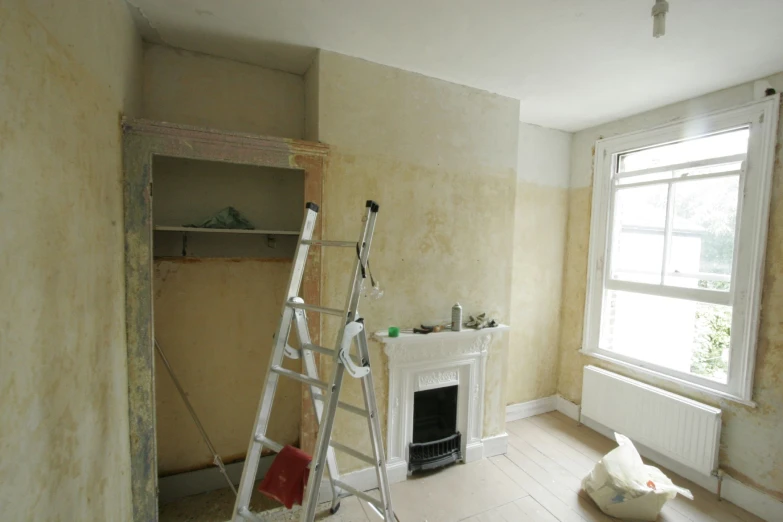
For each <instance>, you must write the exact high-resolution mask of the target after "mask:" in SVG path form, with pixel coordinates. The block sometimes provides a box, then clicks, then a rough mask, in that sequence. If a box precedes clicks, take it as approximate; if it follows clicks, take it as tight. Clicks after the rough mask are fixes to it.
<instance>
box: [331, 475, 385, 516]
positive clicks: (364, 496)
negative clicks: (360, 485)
mask: <svg viewBox="0 0 783 522" xmlns="http://www.w3.org/2000/svg"><path fill="white" fill-rule="evenodd" d="M334 485H335V486H337V487H338V488H340V489H344V490H345V491H347V492H348V493H350V494H351V495H354V496H356V497H359V498H360V499H362V500H364V501H365V502H369V503H370V504H372V505H374V506H375V507H377V508H378V509H380V510H381V511H383V503H382V502H381V501H380V500H378V499H377V498H375V497H373V496H372V495H368V494H367V493H365V492H364V491H359V490H358V489H356V488H353V487H351V486H349V485H348V484H346V483H345V482H343V481H341V480H335V481H334Z"/></svg>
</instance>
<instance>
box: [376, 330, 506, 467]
mask: <svg viewBox="0 0 783 522" xmlns="http://www.w3.org/2000/svg"><path fill="white" fill-rule="evenodd" d="M508 329H509V327H508V326H503V325H501V326H498V327H495V328H486V329H483V330H463V331H461V332H451V331H446V332H439V333H431V334H426V335H423V334H400V336H399V337H389V336H388V335H387V334H386V333H385V332H383V333H380V332H379V333H376V334H375V338H376V339H377V340H378V341H380V342H381V343H383V345H384V353H385V354H386V356H387V357H388V363H389V364H388V367H389V408H388V415H387V440H386V442H387V444H386V451H387V471H388V474H389V480H390V481H391V482H399V481H401V480H405V479H406V478H407V476H408V448H409V445H410V443H411V442H412V441H413V404H414V394H415V393H416V392H419V391H425V390H433V389H437V388H444V387H447V386H457V422H456V428H457V431H459V432H460V434H461V444H462V448H461V449H462V459H463V461H464V462H472V461H474V460H478V459H481V458H485V457H489V456H492V455H497V454H500V453H505V449H506V436H505V434H503V435H500V436H495V437H491V440H489V439H482V431H483V428H484V384H485V381H486V363H487V354H488V350H489V347H490V345H491V343H492V342H493V341H495V340H496V339H497V338H498V337H499V336H501V335H504V334H505V332H506V331H507V330H508Z"/></svg>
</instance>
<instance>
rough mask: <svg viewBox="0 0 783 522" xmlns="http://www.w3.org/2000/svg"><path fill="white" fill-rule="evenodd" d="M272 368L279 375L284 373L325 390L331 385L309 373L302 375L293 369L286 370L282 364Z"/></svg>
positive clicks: (284, 375) (285, 375)
mask: <svg viewBox="0 0 783 522" xmlns="http://www.w3.org/2000/svg"><path fill="white" fill-rule="evenodd" d="M270 370H272V371H273V372H275V373H276V374H278V375H282V376H283V377H290V378H291V379H294V380H297V381H299V382H303V383H305V384H309V385H310V386H318V387H319V388H323V389H324V390H325V389H326V388H328V387H329V385H328V384H326V383H325V382H324V381H319V380H318V379H313V378H312V377H308V376H307V375H302V374H301V373H296V372H292V371H291V370H286V369H285V368H283V367H282V366H272V367H271V368H270Z"/></svg>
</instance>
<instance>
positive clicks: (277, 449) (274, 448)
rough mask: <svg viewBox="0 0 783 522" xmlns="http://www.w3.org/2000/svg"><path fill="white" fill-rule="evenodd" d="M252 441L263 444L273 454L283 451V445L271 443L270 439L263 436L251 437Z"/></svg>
mask: <svg viewBox="0 0 783 522" xmlns="http://www.w3.org/2000/svg"><path fill="white" fill-rule="evenodd" d="M253 439H254V440H255V441H256V442H260V443H261V444H263V445H264V446H266V447H267V448H269V449H271V450H272V451H274V452H275V453H280V452H281V451H282V450H283V445H282V444H278V443H277V442H275V441H273V440H272V439H267V438H266V437H264V436H263V435H256V436H255V437H253Z"/></svg>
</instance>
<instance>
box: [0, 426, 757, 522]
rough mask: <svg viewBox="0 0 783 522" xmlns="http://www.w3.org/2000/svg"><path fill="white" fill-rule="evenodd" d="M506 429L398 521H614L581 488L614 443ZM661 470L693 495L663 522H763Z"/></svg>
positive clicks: (574, 432) (227, 503)
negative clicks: (504, 444) (497, 445)
mask: <svg viewBox="0 0 783 522" xmlns="http://www.w3.org/2000/svg"><path fill="white" fill-rule="evenodd" d="M506 429H507V431H508V435H509V438H508V441H509V446H508V453H506V454H505V455H498V456H495V457H492V458H490V459H486V460H479V461H477V462H472V463H470V464H457V465H454V466H450V467H448V468H446V469H443V470H440V471H438V472H434V473H428V474H425V475H417V476H415V477H413V478H411V479H409V480H407V481H405V482H400V483H397V484H393V485H392V487H391V490H392V497H393V503H394V508H395V511H396V512H397V515H398V516H399V519H400V521H401V522H425V521H426V522H457V521H462V522H616V520H617V519H614V518H611V517H608V516H607V515H605V514H603V513H602V512H601V511H600V510H599V509H598V507H597V506H596V505H595V503H594V502H593V501H592V500H591V499H590V497H589V496H588V495H587V493H585V492H584V491H582V487H581V483H582V479H583V478H584V476H585V475H587V474H588V473H589V472H590V470H592V468H593V466H594V465H595V463H596V462H597V461H598V460H600V459H601V457H603V456H604V455H605V454H606V453H608V452H609V451H611V450H612V449H614V448H615V447H616V445H617V444H616V443H615V442H614V441H611V440H609V439H607V438H606V437H604V436H603V435H601V434H599V433H597V432H595V431H593V430H591V429H589V428H587V427H586V426H579V425H577V423H576V422H575V421H573V420H572V419H569V418H568V417H566V416H564V415H562V414H560V413H558V412H553V413H547V414H544V415H538V416H536V417H530V418H528V419H522V420H518V421H514V422H510V423H508V424H507V425H506ZM653 465H654V464H653ZM662 471H663V472H664V473H665V474H666V475H667V476H669V478H671V479H672V481H673V482H674V483H675V484H677V485H679V486H682V487H685V488H688V489H690V490H691V492H692V493H693V494H694V496H695V500H693V501H691V500H688V499H686V498H683V497H681V496H679V495H678V496H677V498H676V499H674V500H673V501H671V502H669V503H667V504H666V506H664V509H663V512H662V513H661V516H660V517H659V519H658V520H659V522H763V521H762V520H761V519H760V518H758V517H756V516H754V515H752V514H750V513H748V512H746V511H744V510H742V509H740V508H739V507H737V506H735V505H734V504H731V503H730V502H727V501H718V500H717V498H716V496H715V495H714V494H712V493H710V492H708V491H706V490H704V489H703V488H701V487H699V486H697V485H696V484H693V483H692V482H690V481H688V480H685V479H684V478H682V477H679V476H678V475H676V474H674V473H671V472H670V471H668V470H666V469H663V468H662ZM215 493H217V494H215ZM225 493H226V494H225V495H224V494H222V493H221V492H220V491H218V492H213V493H209V494H206V495H204V499H206V500H204V499H201V500H199V499H200V497H199V498H198V499H196V500H199V502H200V503H194V502H190V504H187V505H184V504H183V505H184V506H185V507H188V506H190V509H184V508H183V509H180V511H181V513H179V514H180V515H181V516H179V517H171V516H170V513H169V512H166V513H165V514H166V515H167V516H163V515H164V513H161V515H162V516H161V520H162V521H164V522H175V521H177V522H179V521H181V522H185V521H187V522H224V521H225V520H226V518H227V516H225V515H223V516H218V515H217V513H219V512H220V513H225V514H228V513H230V510H231V507H232V506H233V496H232V495H231V494H230V490H225ZM373 493H377V492H373ZM185 500H188V499H185ZM213 504H214V505H213ZM205 506H207V507H209V509H207V508H206V507H205ZM322 507H323V508H324V509H322V510H321V511H323V513H321V515H320V516H319V517H318V518H317V520H318V521H319V522H367V521H369V522H377V521H379V520H380V518H379V517H378V516H377V515H376V514H375V513H374V512H373V511H372V510H371V509H370V508H368V507H367V506H366V505H365V504H364V502H362V501H359V500H358V499H356V498H346V499H344V500H343V503H342V507H341V509H340V511H338V512H337V513H336V514H335V515H331V516H329V513H328V510H326V508H327V507H328V505H323V506H322ZM213 508H214V509H213ZM1 518H2V517H0V519H1ZM263 519H264V520H270V521H271V520H298V515H297V512H296V510H295V511H294V512H278V511H277V510H275V511H269V512H266V513H264V515H263Z"/></svg>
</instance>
